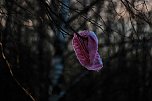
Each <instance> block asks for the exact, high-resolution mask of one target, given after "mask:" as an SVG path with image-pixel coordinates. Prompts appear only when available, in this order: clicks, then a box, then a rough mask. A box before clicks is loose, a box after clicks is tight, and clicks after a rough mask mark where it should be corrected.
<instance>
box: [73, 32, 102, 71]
mask: <svg viewBox="0 0 152 101" xmlns="http://www.w3.org/2000/svg"><path fill="white" fill-rule="evenodd" d="M78 34H79V35H80V36H82V37H80V36H78V35H77V34H75V33H74V37H73V39H72V45H73V48H74V51H75V54H76V56H77V58H78V60H79V62H80V63H81V65H82V66H84V67H86V68H87V69H88V70H94V71H99V70H100V69H101V68H102V67H103V63H102V59H101V58H100V55H99V53H98V38H97V36H96V35H95V33H94V32H92V31H88V30H85V31H82V32H80V33H78Z"/></svg>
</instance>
